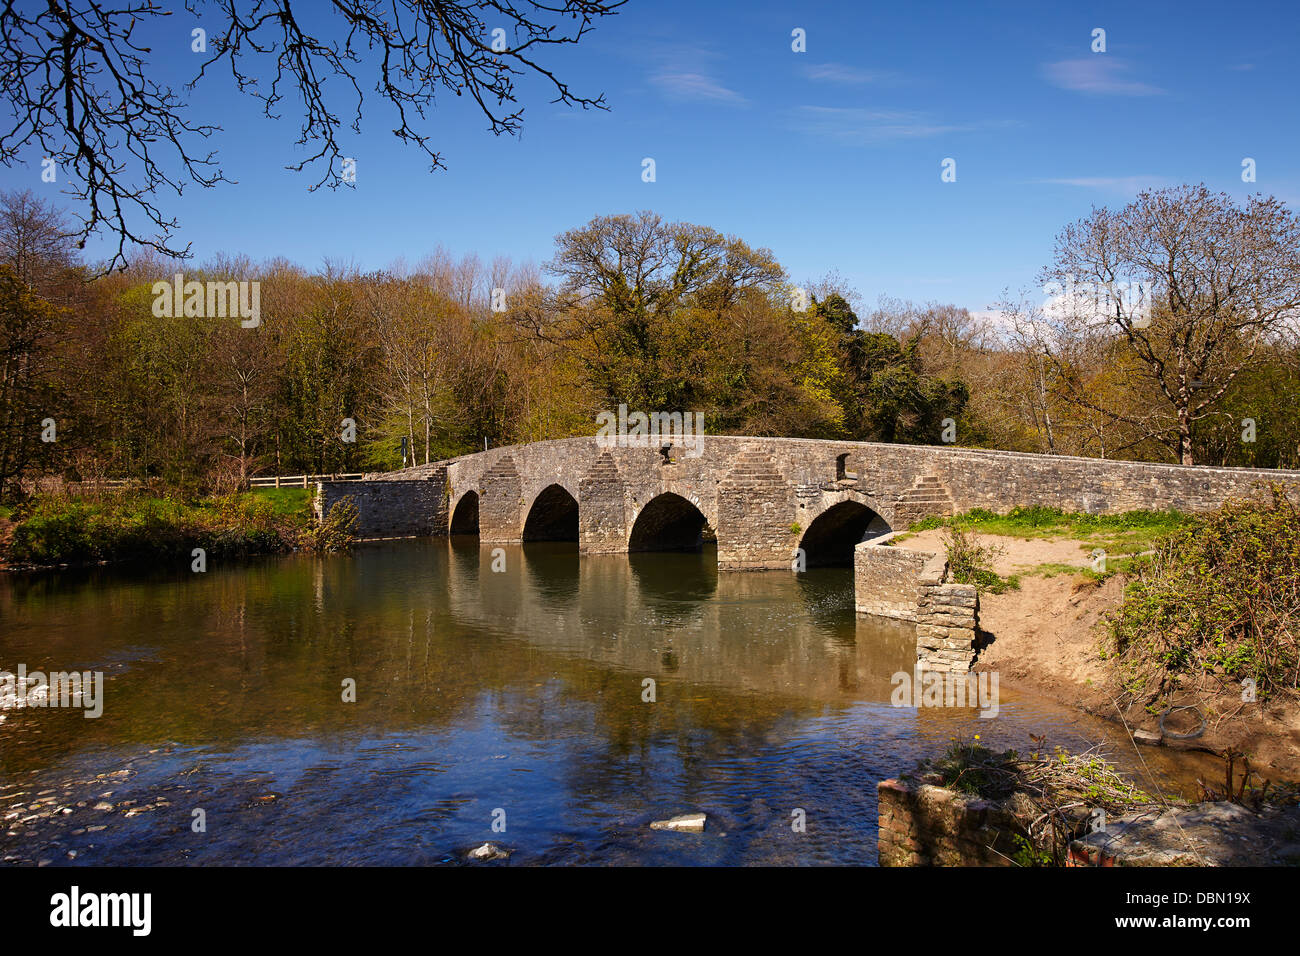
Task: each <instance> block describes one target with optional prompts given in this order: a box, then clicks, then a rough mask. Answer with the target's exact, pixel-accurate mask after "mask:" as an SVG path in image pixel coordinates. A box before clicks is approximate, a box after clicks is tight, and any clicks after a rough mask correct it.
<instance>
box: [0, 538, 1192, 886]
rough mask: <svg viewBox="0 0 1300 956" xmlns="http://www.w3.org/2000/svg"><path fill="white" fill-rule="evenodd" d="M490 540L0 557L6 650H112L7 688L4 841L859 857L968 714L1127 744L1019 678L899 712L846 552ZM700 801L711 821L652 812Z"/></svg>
mask: <svg viewBox="0 0 1300 956" xmlns="http://www.w3.org/2000/svg"><path fill="white" fill-rule="evenodd" d="M503 551H504V559H505V569H504V570H503V571H501V572H493V571H492V569H491V568H492V562H493V558H492V553H491V550H490V549H489V548H487V547H484V548H482V549H480V547H479V545H478V543H477V542H474V541H471V542H468V543H459V542H453V543H449V542H447V541H446V540H423V541H402V542H393V543H387V544H381V545H369V546H364V547H361V548H359V549H357V550H356V551H355V552H354V553H353V554H352V555H351V556H332V557H325V558H319V557H313V556H306V555H294V556H289V557H284V558H277V559H268V560H264V561H258V562H254V563H248V564H240V565H236V566H232V567H227V568H211V567H210V568H209V570H208V572H207V573H205V574H192V573H190V572H189V570H188V567H185V568H184V569H178V570H174V571H173V570H168V569H149V570H140V569H136V570H131V571H126V570H122V569H98V570H94V571H81V572H65V573H58V574H47V575H42V576H32V577H10V578H7V579H4V580H0V671H5V670H7V671H10V672H13V671H15V670H16V668H17V665H18V664H20V663H22V664H25V665H26V666H27V669H28V671H34V670H47V671H49V670H72V669H76V670H99V671H103V672H104V674H105V702H104V713H103V715H102V716H101V717H99V718H98V719H85V718H84V717H83V716H82V713H81V711H79V710H59V709H44V710H12V709H11V710H8V711H0V715H3V717H4V718H5V719H4V720H3V721H2V722H0V857H3V858H4V859H6V860H7V861H8V862H10V863H37V864H39V863H47V864H49V865H67V864H76V865H81V864H90V865H94V864H181V863H193V864H209V865H211V864H252V863H257V864H432V863H443V862H447V863H451V862H460V861H463V859H464V855H465V851H466V850H467V849H469V848H471V847H474V846H477V845H479V844H481V843H483V842H485V841H489V840H490V841H493V842H495V843H497V844H499V845H501V846H503V847H506V848H507V849H509V850H510V851H511V852H512V856H511V858H510V859H511V863H512V864H527V863H562V864H583V863H585V864H592V863H595V864H623V863H636V864H815V863H837V864H874V863H875V862H876V789H875V788H876V784H877V783H878V782H879V781H880V780H882V779H885V778H887V777H891V776H895V775H897V774H898V773H900V772H904V771H907V770H910V769H912V768H913V767H914V765H915V764H916V762H917V760H918V759H920V758H923V757H929V756H933V755H935V754H937V753H939V752H941V751H942V750H943V749H944V748H945V747H946V746H948V745H949V743H950V742H951V740H952V738H954V737H958V738H962V739H970V738H971V737H972V736H973V735H975V734H979V735H980V738H981V741H982V742H984V743H987V744H989V745H991V746H995V747H996V746H1012V747H1017V748H1021V749H1026V750H1027V749H1032V745H1031V743H1030V740H1029V734H1031V733H1033V734H1037V735H1040V736H1046V737H1047V745H1048V746H1049V747H1050V746H1053V745H1056V744H1059V745H1062V746H1067V747H1071V748H1077V747H1083V746H1090V745H1092V744H1095V743H1097V742H1099V741H1107V742H1109V744H1110V746H1111V749H1112V750H1113V751H1114V752H1115V753H1117V754H1118V755H1119V756H1120V757H1121V759H1126V758H1125V757H1124V753H1123V751H1124V748H1126V747H1128V745H1127V742H1126V741H1123V740H1122V739H1121V735H1120V733H1119V732H1117V731H1116V729H1115V728H1113V727H1111V726H1110V725H1107V724H1103V723H1102V722H1100V721H1096V720H1093V719H1091V718H1087V717H1084V716H1083V715H1080V714H1078V713H1076V712H1074V711H1073V710H1070V709H1067V708H1065V707H1062V706H1060V705H1058V704H1056V703H1053V702H1048V701H1044V700H1042V699H1039V698H1034V697H1030V696H1026V695H1023V694H1017V693H1015V692H1014V691H1013V690H1011V689H1009V688H1007V687H1006V686H1005V685H1002V686H1001V688H1000V690H1001V700H1000V708H1001V709H1000V713H999V714H998V716H997V717H996V718H993V719H981V718H980V717H979V715H978V713H977V712H976V711H975V710H972V709H966V708H960V709H958V708H946V709H945V708H926V709H920V710H917V709H913V708H904V707H894V706H891V704H890V694H891V690H892V685H891V682H890V677H891V675H893V674H894V673H896V672H900V671H909V669H910V667H911V662H912V656H913V646H914V641H913V636H912V632H911V628H910V627H908V626H905V625H900V624H894V623H889V622H882V621H877V620H873V619H869V618H865V617H859V616H857V615H855V614H854V612H853V596H852V575H851V572H850V571H849V570H846V569H823V570H816V571H809V572H807V573H806V574H802V575H794V574H791V573H788V572H738V573H736V572H733V573H724V574H719V573H718V572H717V571H716V568H715V566H714V564H715V555H714V553H713V552H712V551H711V550H706V551H705V552H704V553H703V554H643V555H633V556H630V557H629V556H627V555H610V556H584V557H579V556H578V554H577V553H576V546H574V545H559V544H536V545H532V544H530V545H527V546H526V547H518V546H516V547H505V548H504V549H503ZM348 679H351V680H353V681H355V685H356V700H355V702H344V700H343V699H342V698H343V685H344V682H345V680H348ZM647 679H651V680H653V681H654V697H655V699H654V700H653V701H647V700H645V699H643V698H644V697H645V696H647V691H646V684H645V683H644V682H645V681H646V680H647ZM1129 749H1130V750H1131V748H1129ZM1147 762H1148V763H1150V764H1152V765H1153V769H1154V770H1156V771H1157V772H1159V771H1160V770H1161V769H1162V768H1163V765H1162V764H1159V763H1157V762H1156V760H1155V759H1154V758H1153V757H1151V756H1148V757H1147ZM1161 780H1162V782H1163V783H1164V784H1166V785H1168V784H1169V780H1168V779H1166V778H1161ZM196 809H198V810H202V811H203V812H202V814H201V817H202V820H203V822H204V823H205V824H206V832H195V827H194V825H195V821H196V820H198V819H199V818H200V815H196V814H195V810H196ZM796 810H802V811H803V812H804V815H805V817H806V828H805V830H804V832H796V830H795V829H794V828H793V827H792V820H793V819H795V816H794V814H795V811H796ZM695 811H703V812H705V813H707V814H708V826H707V829H706V831H705V832H704V833H702V834H694V833H665V832H660V831H652V830H650V829H649V826H648V825H649V823H650V822H651V821H652V820H657V819H661V818H664V817H668V816H672V815H675V814H678V813H686V812H695ZM494 820H495V821H496V822H497V826H498V827H500V825H501V823H502V821H503V820H504V826H505V829H504V832H501V831H500V830H499V829H498V830H494V829H493V823H494Z"/></svg>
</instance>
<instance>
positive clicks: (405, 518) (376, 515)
mask: <svg viewBox="0 0 1300 956" xmlns="http://www.w3.org/2000/svg"><path fill="white" fill-rule="evenodd" d="M446 488H447V479H446V472H445V471H444V472H442V473H441V475H439V474H438V473H437V472H433V473H432V474H431V475H430V477H428V478H425V479H423V480H418V481H321V482H317V484H316V496H315V499H314V500H313V502H312V508H313V509H314V510H315V512H316V516H317V517H318V518H320V517H322V516H324V515H326V514H328V513H329V511H330V509H331V508H333V507H334V505H335V504H337V503H338V502H339V501H340V500H341V499H343V498H351V499H352V500H353V501H354V502H355V503H356V506H357V537H359V538H402V537H412V536H418V535H432V534H446V533H447V499H446Z"/></svg>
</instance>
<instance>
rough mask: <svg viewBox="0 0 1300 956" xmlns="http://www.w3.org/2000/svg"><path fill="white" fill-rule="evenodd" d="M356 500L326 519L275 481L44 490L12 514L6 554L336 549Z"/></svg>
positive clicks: (47, 559) (13, 558) (135, 555)
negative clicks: (226, 488) (198, 493)
mask: <svg viewBox="0 0 1300 956" xmlns="http://www.w3.org/2000/svg"><path fill="white" fill-rule="evenodd" d="M355 519H356V511H355V508H347V507H344V508H340V507H337V506H336V508H335V509H334V511H333V512H331V514H330V516H329V517H328V518H327V519H326V521H325V522H324V523H323V524H322V523H320V522H317V521H316V520H315V517H314V515H313V514H312V511H311V499H310V492H308V491H306V490H304V489H291V488H281V489H268V490H266V491H262V490H258V491H253V492H245V493H243V494H236V495H227V496H224V497H221V498H200V499H181V498H172V497H167V496H160V495H157V494H149V493H133V492H128V493H122V494H117V495H105V496H101V497H96V498H73V497H63V496H48V497H37V498H33V499H31V500H30V501H27V502H24V503H23V504H22V505H21V506H18V507H16V508H14V509H12V510H11V512H10V514H9V515H8V516H7V518H6V521H7V523H8V528H7V532H8V533H7V534H6V535H5V536H4V541H3V549H4V553H3V554H0V560H3V561H4V563H6V564H12V565H19V566H36V567H44V566H52V565H61V564H90V563H97V562H101V561H138V560H144V559H186V560H188V559H189V558H190V556H191V554H192V552H193V550H194V549H195V548H203V549H204V550H205V551H206V552H207V555H208V556H209V557H231V556H236V557H237V556H246V555H254V554H275V553H278V552H285V551H292V550H298V549H312V550H337V549H339V548H341V547H346V546H347V545H348V544H350V542H351V539H352V528H353V526H354V524H355Z"/></svg>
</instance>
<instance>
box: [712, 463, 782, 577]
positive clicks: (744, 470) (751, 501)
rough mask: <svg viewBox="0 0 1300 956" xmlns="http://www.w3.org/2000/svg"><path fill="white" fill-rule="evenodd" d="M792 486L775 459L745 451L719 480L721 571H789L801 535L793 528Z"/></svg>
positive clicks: (719, 555) (719, 566)
mask: <svg viewBox="0 0 1300 956" xmlns="http://www.w3.org/2000/svg"><path fill="white" fill-rule="evenodd" d="M793 501H794V488H793V487H792V486H791V485H790V483H789V482H788V481H786V480H785V479H784V478H783V477H781V473H780V472H778V471H777V470H776V466H775V465H773V463H772V459H771V457H769V456H767V455H764V454H763V453H762V452H757V451H749V452H742V453H741V454H740V455H738V456H737V458H736V463H735V465H734V466H733V467H732V469H731V470H730V471H729V472H728V473H727V475H726V476H725V477H724V478H723V479H722V481H721V482H719V483H718V527H717V528H716V529H715V530H716V532H717V535H718V570H720V571H757V570H764V569H772V570H779V569H782V568H784V569H786V570H789V569H790V568H791V566H792V564H793V562H794V553H795V547H796V546H797V544H798V540H799V539H798V537H797V536H796V532H795V531H794V530H793V527H792V520H791V511H792V502H793Z"/></svg>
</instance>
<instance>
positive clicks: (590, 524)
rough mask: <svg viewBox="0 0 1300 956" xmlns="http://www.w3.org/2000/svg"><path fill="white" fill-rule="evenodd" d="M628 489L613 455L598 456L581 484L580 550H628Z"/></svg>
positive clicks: (620, 551) (579, 484)
mask: <svg viewBox="0 0 1300 956" xmlns="http://www.w3.org/2000/svg"><path fill="white" fill-rule="evenodd" d="M630 533H631V532H630V529H629V528H628V526H627V486H626V484H625V483H624V481H623V479H622V478H620V477H619V474H618V467H617V466H616V465H615V464H614V459H613V457H612V456H611V455H610V454H609V452H605V453H604V454H602V455H600V456H598V457H597V458H596V461H595V462H594V463H593V464H592V466H591V470H590V471H588V472H587V474H586V475H584V476H583V477H582V478H581V479H580V480H579V481H578V550H579V551H580V552H581V553H582V554H621V553H623V552H626V551H627V544H628V535H629V534H630Z"/></svg>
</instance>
